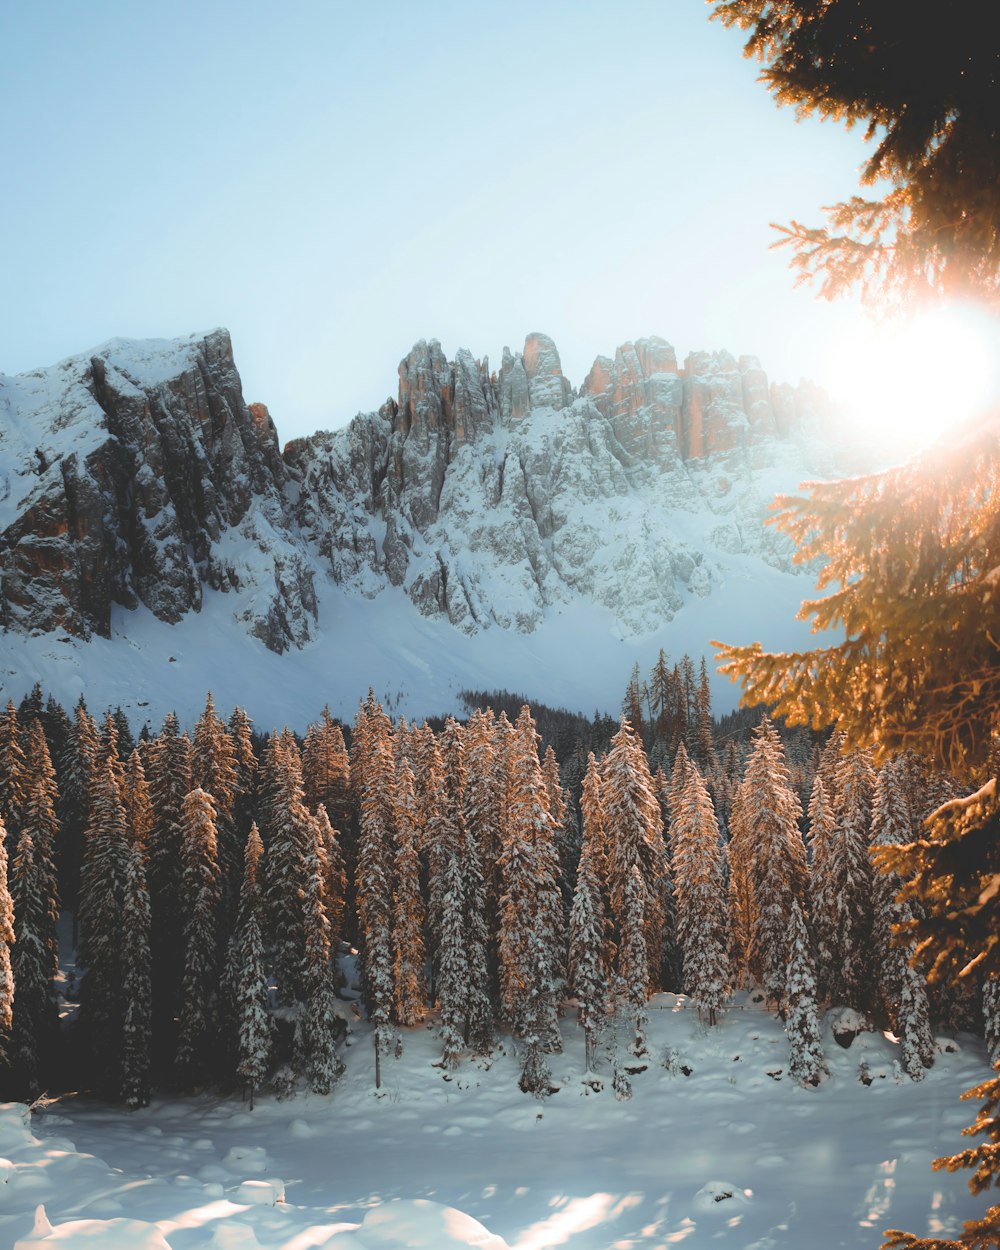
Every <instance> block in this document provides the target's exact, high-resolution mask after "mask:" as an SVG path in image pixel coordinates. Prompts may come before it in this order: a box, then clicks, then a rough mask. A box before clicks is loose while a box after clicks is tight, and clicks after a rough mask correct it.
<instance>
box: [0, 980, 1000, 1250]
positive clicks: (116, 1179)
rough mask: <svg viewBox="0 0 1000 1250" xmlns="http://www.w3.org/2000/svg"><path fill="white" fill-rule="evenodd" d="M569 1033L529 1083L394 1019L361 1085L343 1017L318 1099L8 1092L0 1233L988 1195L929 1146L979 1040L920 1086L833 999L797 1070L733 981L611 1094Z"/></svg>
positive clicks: (962, 1118) (815, 1239)
mask: <svg viewBox="0 0 1000 1250" xmlns="http://www.w3.org/2000/svg"><path fill="white" fill-rule="evenodd" d="M564 1034H565V1042H566V1047H565V1051H564V1053H563V1054H562V1055H558V1056H554V1057H553V1059H552V1069H553V1077H554V1080H555V1083H556V1084H558V1085H559V1087H560V1088H559V1090H558V1092H557V1093H554V1094H553V1095H552V1096H550V1097H549V1098H548V1099H546V1100H545V1101H541V1102H540V1101H536V1100H534V1099H532V1098H530V1097H528V1096H526V1095H524V1094H521V1093H520V1091H519V1090H518V1087H517V1073H518V1064H517V1060H516V1057H515V1055H514V1054H513V1048H512V1046H511V1044H510V1041H509V1039H504V1040H503V1043H502V1046H501V1048H499V1049H498V1050H497V1052H496V1053H495V1054H494V1055H493V1056H491V1057H489V1058H487V1059H480V1060H471V1059H470V1060H468V1061H467V1062H466V1063H465V1064H464V1065H463V1066H462V1067H461V1068H460V1069H459V1070H458V1071H457V1072H455V1073H445V1072H444V1071H442V1070H441V1069H440V1068H438V1067H436V1066H435V1063H436V1061H437V1059H438V1057H439V1055H440V1048H439V1046H438V1044H437V1040H436V1036H435V1034H434V1032H433V1031H432V1029H431V1028H429V1027H428V1028H422V1029H416V1030H412V1031H408V1032H407V1033H406V1034H405V1036H404V1045H405V1050H404V1053H403V1056H402V1057H401V1058H400V1059H397V1060H390V1061H389V1062H388V1063H387V1064H386V1065H385V1071H386V1075H385V1079H384V1083H383V1088H382V1091H381V1093H380V1094H376V1092H375V1090H374V1079H373V1057H372V1051H371V1046H370V1042H369V1036H368V1028H367V1025H365V1024H363V1023H359V1022H355V1023H354V1025H353V1030H352V1036H351V1039H350V1040H351V1044H350V1046H348V1047H347V1048H346V1050H345V1059H346V1061H347V1073H346V1075H345V1077H344V1078H343V1081H342V1083H341V1085H340V1086H339V1087H338V1088H337V1089H336V1090H335V1092H334V1093H333V1094H332V1095H331V1096H329V1097H327V1098H321V1097H316V1096H304V1095H300V1096H298V1097H295V1098H293V1099H290V1100H287V1101H284V1102H278V1101H275V1100H274V1099H272V1098H270V1097H267V1096H265V1097H264V1098H263V1100H262V1101H261V1102H260V1103H259V1104H258V1106H257V1107H256V1108H255V1110H254V1111H253V1112H249V1111H247V1109H246V1107H245V1106H244V1105H243V1104H241V1102H240V1100H239V1099H238V1098H235V1099H218V1098H214V1097H207V1096H206V1097H199V1098H188V1099H175V1100H157V1101H156V1102H155V1103H154V1105H153V1106H151V1107H149V1108H147V1109H145V1110H143V1111H139V1112H134V1113H131V1114H130V1113H128V1112H125V1111H122V1110H120V1109H117V1108H113V1107H109V1106H107V1105H105V1104H101V1103H96V1102H93V1101H90V1100H87V1099H84V1098H76V1097H73V1096H68V1097H64V1098H63V1099H61V1100H60V1101H59V1102H57V1103H54V1104H51V1105H49V1106H48V1107H45V1108H44V1109H42V1110H39V1111H36V1112H35V1113H34V1115H33V1116H32V1121H31V1128H30V1132H29V1131H28V1130H26V1129H25V1128H24V1126H23V1123H22V1117H21V1111H22V1110H23V1109H22V1108H17V1107H8V1108H4V1109H0V1156H3V1159H2V1160H0V1247H2V1248H3V1250H13V1248H14V1247H17V1248H18V1250H28V1247H39V1250H40V1248H41V1247H48V1246H50V1245H51V1246H53V1247H59V1248H60V1250H96V1248H99V1250H164V1248H165V1247H169V1250H198V1248H199V1247H211V1248H212V1250H256V1248H257V1247H263V1248H264V1250H308V1248H309V1247H316V1246H325V1247H335V1248H336V1250H402V1248H403V1247H413V1248H414V1250H417V1248H426V1250H452V1247H458V1246H467V1245H482V1246H484V1247H485V1250H502V1247H503V1243H504V1242H505V1243H506V1244H507V1246H510V1247H512V1248H513V1250H544V1248H546V1247H556V1246H561V1245H565V1246H568V1247H572V1248H573V1250H632V1248H633V1247H636V1248H641V1250H667V1247H670V1246H673V1245H677V1244H679V1243H685V1247H686V1250H687V1248H688V1247H690V1250H696V1248H697V1247H702V1246H708V1245H718V1246H729V1247H734V1248H736V1247H740V1248H746V1250H750V1248H751V1247H753V1248H754V1250H783V1248H785V1247H787V1248H788V1250H792V1248H795V1250H802V1248H803V1247H809V1248H810V1250H833V1248H834V1247H869V1248H873V1247H876V1246H878V1244H879V1242H880V1240H881V1233H882V1230H883V1229H885V1228H888V1227H901V1228H906V1229H909V1230H911V1231H915V1232H922V1233H937V1234H943V1235H948V1234H953V1233H955V1232H957V1231H958V1230H959V1229H960V1226H961V1222H962V1220H963V1219H968V1218H970V1217H972V1216H973V1215H976V1214H979V1213H981V1211H982V1209H983V1206H984V1204H983V1202H982V1200H980V1199H973V1198H972V1197H971V1196H970V1195H969V1192H968V1190H967V1187H966V1177H965V1176H964V1175H961V1174H960V1175H949V1174H946V1173H934V1172H932V1171H931V1167H930V1164H931V1160H932V1159H933V1158H934V1157H935V1156H937V1155H940V1154H942V1153H950V1152H952V1151H954V1150H955V1149H957V1148H958V1147H959V1146H960V1145H961V1144H963V1142H964V1141H965V1139H963V1138H962V1137H961V1135H960V1130H961V1128H962V1127H963V1126H964V1125H966V1124H967V1123H969V1122H970V1121H971V1119H972V1118H973V1114H974V1109H973V1107H972V1105H971V1104H970V1103H968V1102H966V1103H960V1102H959V1094H960V1092H961V1091H962V1090H964V1089H966V1088H968V1087H970V1086H972V1085H973V1084H976V1083H977V1082H979V1081H980V1080H982V1079H983V1078H984V1076H985V1075H986V1074H987V1072H988V1069H987V1066H986V1060H985V1052H984V1049H983V1046H982V1044H981V1043H980V1042H979V1041H978V1040H977V1039H975V1038H973V1037H970V1036H966V1035H961V1036H960V1037H959V1038H958V1040H957V1042H955V1041H951V1040H950V1039H941V1047H942V1053H940V1054H939V1055H938V1057H937V1061H936V1063H935V1066H934V1068H933V1069H932V1070H931V1071H930V1072H929V1073H928V1075H927V1078H926V1079H925V1080H924V1081H923V1082H922V1083H921V1084H916V1085H915V1084H912V1083H911V1082H910V1081H909V1080H907V1079H905V1078H903V1079H902V1080H899V1079H897V1076H896V1074H895V1073H894V1069H893V1061H894V1053H895V1050H896V1046H895V1044H894V1042H893V1041H892V1039H890V1038H886V1037H884V1036H882V1035H881V1034H873V1033H863V1034H861V1035H860V1036H858V1037H857V1038H855V1040H854V1042H853V1044H852V1045H851V1047H850V1049H843V1048H842V1047H841V1046H839V1045H838V1044H837V1042H836V1041H835V1040H834V1039H833V1037H832V1035H831V1030H830V1018H829V1017H828V1018H827V1021H826V1023H825V1026H824V1045H825V1050H826V1055H827V1060H828V1062H829V1065H830V1069H831V1075H830V1078H829V1079H828V1080H827V1081H826V1082H824V1084H823V1085H822V1086H820V1088H818V1089H802V1088H799V1087H798V1086H797V1085H795V1084H794V1083H793V1082H792V1081H791V1080H790V1079H789V1077H788V1075H787V1048H786V1043H785V1038H784V1034H783V1031H782V1028H781V1024H780V1022H779V1021H778V1020H776V1019H775V1018H774V1017H772V1016H770V1015H768V1014H765V1013H764V1012H762V1010H761V1009H760V1007H759V1005H757V1004H754V1003H752V1002H750V1001H748V1000H747V998H746V997H745V996H740V997H738V998H737V1000H736V1003H735V1005H734V1007H733V1008H732V1009H731V1010H730V1011H729V1013H728V1014H727V1016H726V1017H725V1019H724V1021H723V1022H722V1023H721V1024H720V1025H719V1026H718V1027H717V1028H715V1029H712V1030H709V1029H707V1028H704V1027H703V1026H701V1025H700V1024H699V1022H698V1020H697V1016H696V1014H695V1013H694V1012H693V1011H691V1010H688V1009H686V1008H685V1006H684V999H682V998H677V997H675V996H673V995H669V994H665V995H660V996H658V997H657V998H655V999H653V1000H652V1002H651V1003H650V1028H649V1043H650V1045H649V1050H650V1054H649V1056H648V1058H646V1059H645V1060H642V1061H635V1062H634V1063H633V1064H632V1065H631V1066H634V1067H635V1068H643V1069H644V1070H642V1071H636V1072H634V1073H633V1075H632V1077H631V1081H632V1087H633V1096H632V1098H631V1099H630V1100H629V1101H622V1102H619V1101H617V1100H616V1099H615V1096H614V1094H613V1093H612V1091H611V1081H610V1072H609V1071H608V1065H607V1063H605V1065H604V1070H603V1071H602V1072H601V1073H599V1074H598V1075H599V1077H600V1078H602V1080H603V1088H601V1089H599V1090H595V1089H593V1088H591V1086H590V1085H589V1084H587V1083H586V1082H585V1081H584V1079H583V1078H584V1075H585V1074H584V1073H583V1071H582V1067H583V1038H582V1034H581V1033H580V1032H579V1030H578V1029H577V1027H576V1025H575V1023H574V1022H573V1021H572V1020H571V1019H569V1018H567V1019H566V1020H565V1021H564ZM668 1057H669V1059H670V1063H669V1067H668V1066H666V1065H665V1058H668ZM862 1060H864V1061H865V1063H866V1064H867V1068H868V1075H869V1077H870V1081H871V1083H870V1084H868V1085H864V1084H862V1083H861V1081H860V1080H859V1079H858V1077H859V1067H860V1066H861V1063H862ZM685 1068H687V1069H689V1074H687V1075H685V1072H684V1069H685ZM588 1079H592V1078H588ZM39 1204H43V1205H44V1208H45V1215H44V1219H41V1220H40V1221H39V1223H38V1227H37V1231H35V1232H34V1233H33V1232H32V1229H33V1227H34V1226H35V1208H36V1207H37V1206H38V1205H39ZM434 1204H440V1205H434ZM448 1208H453V1210H450V1211H449V1210H448ZM459 1213H464V1216H463V1215H462V1214H459ZM470 1217H471V1218H470ZM476 1221H478V1223H476ZM487 1229H488V1230H489V1233H490V1234H493V1239H490V1237H489V1234H487V1232H486V1231H485V1230H487ZM501 1238H502V1241H500V1240H499V1239H501Z"/></svg>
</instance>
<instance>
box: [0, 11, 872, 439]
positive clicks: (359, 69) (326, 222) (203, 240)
mask: <svg viewBox="0 0 1000 1250" xmlns="http://www.w3.org/2000/svg"><path fill="white" fill-rule="evenodd" d="M709 12H710V10H709V7H708V6H707V5H706V4H705V3H703V2H702V0H631V2H630V3H629V4H628V5H627V6H623V5H618V4H612V3H610V0H607V2H605V3H597V2H596V0H532V2H531V3H522V2H521V0H509V2H507V3H504V4H502V5H501V4H496V3H485V2H484V3H478V2H470V0H465V2H464V3H459V2H458V0H431V2H430V3H426V4H415V3H413V2H412V0H403V2H399V3H392V2H389V0H385V2H383V3H374V2H372V3H368V4H358V3H342V2H341V0H288V2H287V3H282V4H280V5H278V4H275V3H270V2H268V3H265V2H263V0H232V2H227V0H202V2H201V3H198V4H194V3H188V2H186V0H175V2H174V3H171V4H135V3H124V2H121V3H118V2H110V0H90V2H89V3H87V4H72V3H70V2H69V0H37V3H34V4H30V5H29V4H6V5H3V6H2V7H0V49H2V69H0V170H2V171H3V184H4V187H5V192H4V194H3V195H0V237H2V238H3V239H4V242H5V246H4V254H5V259H4V264H3V280H2V284H0V286H2V297H0V372H3V373H16V372H21V371H24V370H28V369H32V368H36V367H39V366H43V365H49V364H53V363H55V362H56V361H57V360H60V359H62V358H64V357H66V356H69V355H73V354H76V353H79V352H82V351H85V350H87V349H88V348H90V347H93V346H96V345H98V344H99V343H101V342H103V341H104V340H106V339H108V338H111V337H116V336H126V337H158V338H164V337H165V338H170V337H174V336H179V335H187V334H191V333H193V332H196V331H203V330H208V329H210V328H212V327H214V326H217V325H224V326H226V327H228V329H229V330H230V332H231V334H232V338H233V346H234V351H235V356H236V362H237V365H238V367H239V369H240V373H241V375H242V378H243V383H244V393H245V395H246V398H247V399H248V400H249V401H254V400H256V401H261V402H264V403H266V404H267V405H268V407H269V408H270V410H271V414H272V416H273V417H274V420H275V422H276V424H277V427H278V431H279V435H280V436H281V438H282V440H283V441H284V440H287V439H289V438H292V437H297V436H300V435H305V434H308V433H311V432H312V431H314V430H316V429H332V428H336V427H338V426H340V425H343V424H344V423H345V422H346V421H348V420H349V419H350V418H351V416H353V415H354V413H355V412H357V411H369V410H371V409H373V408H376V407H377V406H378V405H379V404H381V403H382V402H383V401H384V400H385V398H386V397H387V396H388V395H390V394H395V393H396V386H397V376H396V370H397V366H398V363H399V361H400V359H401V358H402V357H403V356H405V355H406V353H407V351H408V350H409V349H410V347H411V346H412V345H413V343H415V342H416V341H417V340H418V339H421V338H426V339H431V338H437V339H439V340H440V341H441V343H442V345H443V347H444V349H445V352H446V353H447V355H448V356H449V358H453V356H454V353H455V351H456V350H457V349H458V348H459V347H467V348H468V349H470V350H471V351H472V352H473V354H474V355H475V356H477V357H480V358H481V357H482V356H484V355H486V356H488V357H489V358H490V360H491V362H494V363H495V364H498V363H499V360H500V356H501V353H502V350H503V347H504V346H505V345H509V346H510V347H511V348H512V349H514V350H518V349H520V347H521V346H522V345H523V341H524V337H525V335H526V334H528V333H530V332H532V331H536V330H540V331H543V332H544V333H547V334H549V335H551V336H552V338H553V339H554V340H555V342H556V344H557V345H558V347H559V349H560V353H561V357H562V363H563V371H564V373H565V374H566V375H567V376H568V377H569V379H570V380H571V381H572V382H573V383H574V384H576V385H578V384H579V383H580V382H581V381H582V380H583V378H584V377H585V375H586V373H587V371H588V369H589V367H590V365H591V363H592V362H593V359H594V357H595V356H596V355H598V354H607V355H611V354H613V352H614V350H615V348H616V347H617V346H618V345H619V344H621V343H624V342H626V341H628V340H630V339H634V338H637V337H640V336H642V335H648V334H659V335H661V336H662V337H664V338H666V339H667V340H668V341H669V342H671V343H672V344H673V345H674V346H675V348H676V349H677V352H678V356H679V357H680V358H683V356H684V355H686V354H687V352H689V351H692V350H700V349H719V348H727V349H729V350H730V351H732V352H733V353H734V354H736V355H740V354H744V353H747V354H751V355H756V356H758V357H759V358H760V360H761V363H762V364H763V366H764V368H765V369H766V370H767V371H768V373H769V374H770V376H771V378H772V379H773V380H776V381H791V382H795V381H797V380H798V379H799V378H800V377H803V376H804V377H809V378H812V379H814V380H816V381H818V382H820V383H821V384H823V385H825V386H827V388H828V389H830V390H832V391H833V392H834V393H837V391H838V390H839V389H842V388H843V387H844V385H849V384H850V376H849V370H847V371H846V373H845V360H844V355H843V351H842V349H841V344H842V343H843V342H845V341H848V340H847V339H846V338H845V336H848V335H850V334H851V333H852V330H853V332H854V334H855V336H856V333H857V332H856V328H855V327H856V321H857V317H858V308H857V304H856V303H855V302H853V301H850V300H848V301H840V302H838V303H837V304H834V305H831V304H827V303H824V302H822V301H821V300H819V299H818V297H817V294H816V292H815V290H813V289H809V288H800V289H798V290H796V289H794V281H793V276H792V274H791V272H790V270H789V268H788V255H787V252H785V251H779V252H774V251H771V250H769V245H770V244H771V243H772V242H773V240H774V238H775V233H774V231H773V230H772V229H771V228H770V227H769V224H768V223H770V222H772V221H779V222H787V221H789V220H790V219H791V218H793V217H794V218H798V219H800V220H804V221H806V222H807V223H809V224H820V222H821V211H820V206H822V205H826V204H830V203H832V202H834V201H836V200H839V199H843V198H846V197H847V196H848V195H850V194H852V193H853V192H854V191H855V190H856V189H857V175H858V169H859V166H860V164H861V162H862V161H863V159H864V156H865V152H866V147H865V144H864V142H863V138H862V135H861V133H860V132H859V131H853V132H847V131H846V130H845V129H844V128H843V127H841V126H838V125H836V124H834V123H819V122H815V121H797V120H796V117H795V114H794V112H793V111H792V110H791V109H787V108H784V109H779V108H778V107H777V106H776V105H775V104H774V102H773V100H772V98H771V97H770V95H769V94H768V92H767V91H766V89H765V88H764V87H763V86H762V85H761V84H760V83H758V82H757V81H756V80H757V76H758V74H759V72H760V69H759V66H758V65H757V63H756V62H753V61H748V60H746V59H745V58H744V57H743V56H742V44H743V40H744V36H743V35H742V34H741V32H738V31H731V30H726V29H725V28H724V27H722V26H721V24H720V23H718V22H710V21H709Z"/></svg>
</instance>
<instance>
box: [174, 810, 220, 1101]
mask: <svg viewBox="0 0 1000 1250" xmlns="http://www.w3.org/2000/svg"><path fill="white" fill-rule="evenodd" d="M221 898H222V882H221V869H220V865H219V851H218V838H217V834H216V824H215V805H214V804H213V802H212V798H211V795H209V794H207V793H206V792H205V791H204V790H202V789H200V788H198V789H194V790H192V791H190V793H189V794H187V795H186V796H185V799H184V805H183V808H182V832H181V880H180V890H179V896H178V905H179V908H180V915H181V922H182V924H183V935H184V947H183V951H184V956H183V959H184V962H183V971H182V975H181V1001H180V1016H179V1020H178V1039H177V1070H178V1072H179V1074H180V1076H181V1078H182V1080H183V1081H184V1082H185V1083H186V1084H191V1085H198V1084H201V1083H203V1082H204V1080H205V1079H206V1078H207V1077H208V1076H209V1074H210V1071H211V1066H212V1065H211V1046H212V1042H213V1040H214V1037H215V1034H216V1027H215V1025H216V998H217V994H218V982H219V966H218V952H219V922H220V915H219V910H220V905H221Z"/></svg>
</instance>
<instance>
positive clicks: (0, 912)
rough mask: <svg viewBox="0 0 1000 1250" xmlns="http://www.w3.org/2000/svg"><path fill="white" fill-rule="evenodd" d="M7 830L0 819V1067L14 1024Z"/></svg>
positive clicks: (12, 927) (11, 908)
mask: <svg viewBox="0 0 1000 1250" xmlns="http://www.w3.org/2000/svg"><path fill="white" fill-rule="evenodd" d="M6 844H7V830H6V828H5V827H4V823H3V818H2V817H0V1067H2V1066H3V1065H5V1064H6V1063H7V1062H8V1061H9V1057H10V1035H11V1030H12V1028H13V1024H14V1011H13V1007H14V974H13V971H12V969H11V957H10V948H11V947H12V946H13V945H14V940H15V939H14V904H13V902H12V901H11V897H10V890H9V889H8V886H7V845H6Z"/></svg>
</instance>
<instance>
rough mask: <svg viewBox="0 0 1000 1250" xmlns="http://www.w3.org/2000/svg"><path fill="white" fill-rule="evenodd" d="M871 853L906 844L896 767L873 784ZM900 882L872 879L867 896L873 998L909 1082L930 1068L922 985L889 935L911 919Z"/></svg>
mask: <svg viewBox="0 0 1000 1250" xmlns="http://www.w3.org/2000/svg"><path fill="white" fill-rule="evenodd" d="M872 831H873V835H874V836H873V840H872V847H873V849H874V848H875V847H883V846H899V845H901V844H903V843H906V842H908V841H909V840H910V820H909V811H908V809H907V804H906V795H905V792H904V790H903V785H902V778H901V776H900V770H899V766H898V765H897V764H896V763H895V762H894V761H892V760H890V761H888V762H887V763H885V764H883V766H882V768H881V769H880V770H879V773H878V778H877V781H876V783H875V796H874V810H873V817H872ZM902 884H903V883H902V881H901V880H900V879H899V878H898V877H897V876H896V875H895V873H880V874H878V875H877V876H876V878H875V882H874V892H873V913H874V922H873V928H872V947H873V956H874V957H873V961H872V962H873V964H874V971H875V980H876V985H877V991H878V996H879V998H880V999H881V1004H882V1008H883V1011H884V1013H885V1015H886V1016H887V1017H888V1020H889V1022H890V1023H891V1025H892V1028H893V1031H894V1032H895V1033H896V1035H897V1036H898V1037H899V1040H900V1048H901V1059H902V1067H903V1069H904V1071H905V1072H906V1073H907V1074H908V1075H909V1076H910V1077H911V1078H912V1079H913V1080H914V1081H919V1080H922V1079H923V1075H924V1070H925V1069H926V1068H929V1067H930V1066H931V1065H932V1064H933V1062H934V1037H933V1034H932V1033H931V1027H930V1011H929V1007H928V1002H927V985H926V981H925V980H924V976H923V973H922V972H921V971H920V970H919V969H918V968H916V967H914V966H913V959H914V954H915V952H914V943H913V942H912V940H911V941H906V940H905V939H904V938H903V937H901V936H895V931H896V930H897V929H898V928H899V926H901V925H905V924H906V923H907V922H909V921H911V920H912V919H913V913H912V910H911V908H910V904H909V902H908V901H907V900H905V899H902V900H901V899H900V898H899V897H898V896H899V891H900V889H901V887H902Z"/></svg>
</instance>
